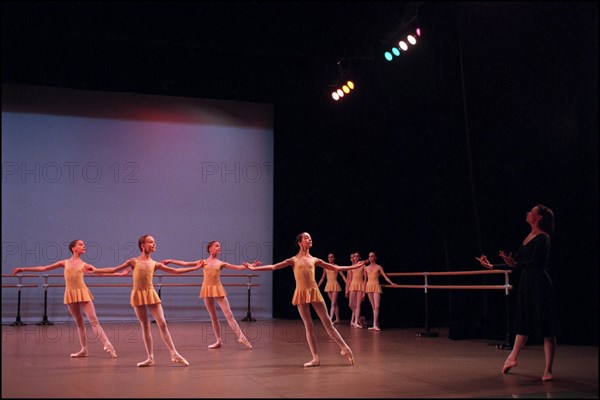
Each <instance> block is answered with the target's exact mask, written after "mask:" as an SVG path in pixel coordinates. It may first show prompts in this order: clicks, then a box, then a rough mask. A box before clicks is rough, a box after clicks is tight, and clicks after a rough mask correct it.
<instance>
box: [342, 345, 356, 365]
mask: <svg viewBox="0 0 600 400" xmlns="http://www.w3.org/2000/svg"><path fill="white" fill-rule="evenodd" d="M341 354H342V355H343V356H344V357H346V358H347V359H348V361H349V362H350V365H354V354H352V350H350V347H347V348H346V349H345V350H342V352H341Z"/></svg>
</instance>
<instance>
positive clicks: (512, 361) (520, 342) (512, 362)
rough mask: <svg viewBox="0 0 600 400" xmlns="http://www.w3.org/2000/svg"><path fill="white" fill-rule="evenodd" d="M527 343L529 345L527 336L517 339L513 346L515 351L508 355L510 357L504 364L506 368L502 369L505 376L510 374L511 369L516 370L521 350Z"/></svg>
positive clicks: (518, 336)
mask: <svg viewBox="0 0 600 400" xmlns="http://www.w3.org/2000/svg"><path fill="white" fill-rule="evenodd" d="M526 343H527V336H525V335H517V336H516V337H515V344H514V345H513V349H512V351H511V352H510V354H509V355H508V357H507V358H506V361H505V362H504V366H503V367H502V373H503V374H506V373H508V371H510V369H511V368H514V367H516V366H517V365H519V363H518V362H517V358H518V357H519V352H521V349H522V348H523V347H524V346H525V344H526Z"/></svg>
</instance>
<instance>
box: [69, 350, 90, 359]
mask: <svg viewBox="0 0 600 400" xmlns="http://www.w3.org/2000/svg"><path fill="white" fill-rule="evenodd" d="M87 356H88V352H87V350H80V351H79V352H77V353H71V358H82V357H87Z"/></svg>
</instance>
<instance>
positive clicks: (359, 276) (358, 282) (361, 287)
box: [348, 267, 365, 292]
mask: <svg viewBox="0 0 600 400" xmlns="http://www.w3.org/2000/svg"><path fill="white" fill-rule="evenodd" d="M364 269H365V267H360V268H356V269H353V270H352V281H351V282H350V286H349V287H348V291H350V292H364V291H365V280H364V279H363V270H364Z"/></svg>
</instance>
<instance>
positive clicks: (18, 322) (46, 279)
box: [2, 274, 260, 325]
mask: <svg viewBox="0 0 600 400" xmlns="http://www.w3.org/2000/svg"><path fill="white" fill-rule="evenodd" d="M2 276H3V277H5V276H6V277H11V278H15V277H18V278H19V283H18V284H17V285H6V286H5V285H4V284H3V285H2V287H3V288H4V287H18V288H19V293H18V306H17V320H16V321H15V322H14V323H13V324H12V325H25V324H23V323H22V322H21V316H20V309H21V290H20V289H21V288H22V287H38V286H39V285H34V284H31V285H29V284H28V285H25V284H22V283H21V278H33V277H36V278H37V277H40V276H41V277H42V278H43V280H44V282H43V284H42V287H43V288H44V315H43V317H42V321H41V322H39V323H38V324H37V325H54V324H53V323H52V322H50V321H49V320H48V289H49V288H57V287H62V288H64V287H65V284H64V283H50V281H49V280H50V279H52V278H63V279H64V275H63V274H41V275H23V274H18V275H10V274H8V275H2ZM85 276H86V278H88V277H89V278H100V277H108V278H128V279H131V275H93V274H86V275H85ZM184 276H185V277H194V276H196V277H204V275H203V274H186V275H180V274H155V275H154V278H157V280H158V282H157V283H155V284H154V285H155V286H156V287H157V288H158V297H160V296H161V289H162V287H163V286H165V287H168V286H175V287H176V286H181V287H184V286H196V287H201V286H202V283H163V282H162V279H163V278H173V277H184ZM258 276H259V275H258V274H223V275H221V277H222V278H226V277H245V278H248V282H247V283H223V286H245V287H247V288H248V310H247V313H246V317H245V318H243V319H242V321H256V319H254V318H252V313H251V311H250V304H251V302H250V297H251V289H252V287H253V286H260V284H259V283H252V278H255V277H258ZM19 285H20V286H19ZM86 286H88V287H132V286H133V284H132V283H86Z"/></svg>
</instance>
